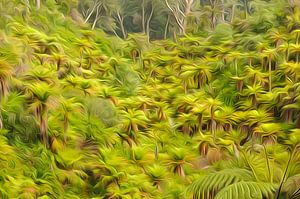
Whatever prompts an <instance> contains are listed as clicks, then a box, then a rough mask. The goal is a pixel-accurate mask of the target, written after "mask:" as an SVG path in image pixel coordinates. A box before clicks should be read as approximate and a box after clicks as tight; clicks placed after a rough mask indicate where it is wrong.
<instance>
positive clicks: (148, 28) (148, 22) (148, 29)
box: [146, 5, 154, 43]
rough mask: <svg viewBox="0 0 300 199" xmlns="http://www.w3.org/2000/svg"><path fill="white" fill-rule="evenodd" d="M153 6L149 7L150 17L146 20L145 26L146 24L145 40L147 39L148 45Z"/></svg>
mask: <svg viewBox="0 0 300 199" xmlns="http://www.w3.org/2000/svg"><path fill="white" fill-rule="evenodd" d="M153 11H154V10H153V5H151V12H150V15H149V17H148V19H147V24H146V32H147V38H148V43H150V21H151V19H152V15H153Z"/></svg>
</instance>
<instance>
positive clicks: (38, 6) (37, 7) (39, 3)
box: [36, 0, 41, 10]
mask: <svg viewBox="0 0 300 199" xmlns="http://www.w3.org/2000/svg"><path fill="white" fill-rule="evenodd" d="M40 8H41V0H36V9H38V10H39V9H40Z"/></svg>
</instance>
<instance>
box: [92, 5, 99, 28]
mask: <svg viewBox="0 0 300 199" xmlns="http://www.w3.org/2000/svg"><path fill="white" fill-rule="evenodd" d="M99 8H100V5H99V6H98V7H97V11H96V17H95V19H94V23H93V26H92V30H94V29H95V26H96V24H97V21H98V20H99Z"/></svg>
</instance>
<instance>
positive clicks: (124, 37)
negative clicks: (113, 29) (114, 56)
mask: <svg viewBox="0 0 300 199" xmlns="http://www.w3.org/2000/svg"><path fill="white" fill-rule="evenodd" d="M117 15H118V20H119V24H120V27H121V31H122V35H123V39H126V38H127V35H126V31H125V27H124V17H121V15H120V12H118V14H117Z"/></svg>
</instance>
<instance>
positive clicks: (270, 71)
mask: <svg viewBox="0 0 300 199" xmlns="http://www.w3.org/2000/svg"><path fill="white" fill-rule="evenodd" d="M268 62H269V92H271V91H272V61H271V58H269V61H268Z"/></svg>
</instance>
